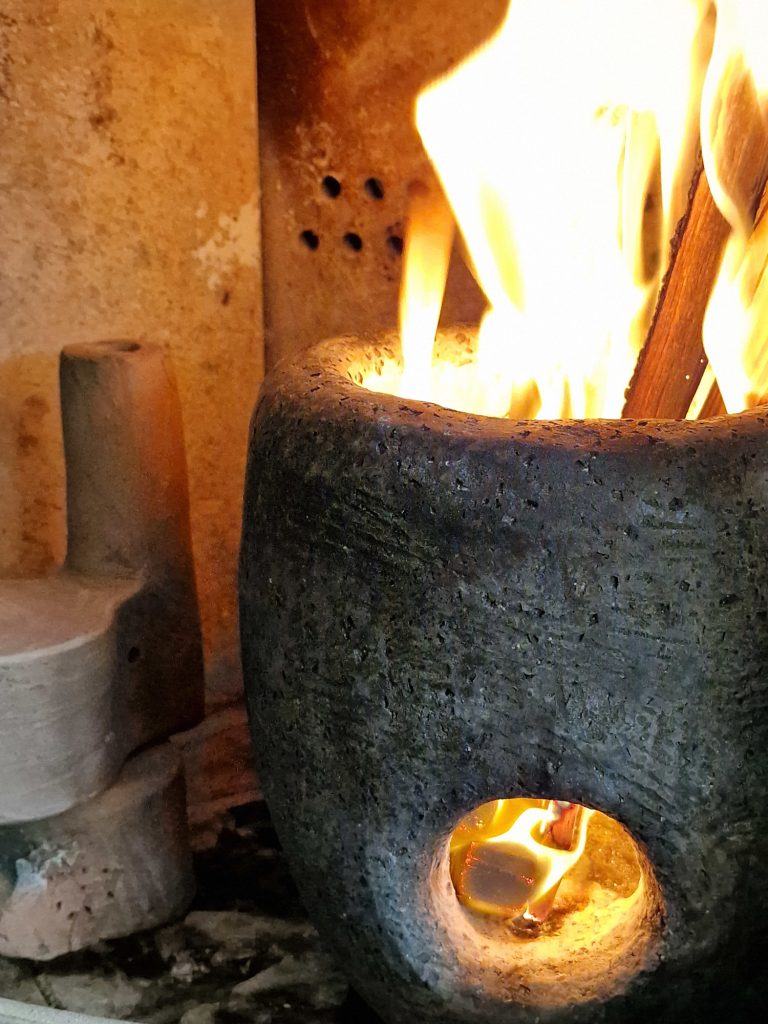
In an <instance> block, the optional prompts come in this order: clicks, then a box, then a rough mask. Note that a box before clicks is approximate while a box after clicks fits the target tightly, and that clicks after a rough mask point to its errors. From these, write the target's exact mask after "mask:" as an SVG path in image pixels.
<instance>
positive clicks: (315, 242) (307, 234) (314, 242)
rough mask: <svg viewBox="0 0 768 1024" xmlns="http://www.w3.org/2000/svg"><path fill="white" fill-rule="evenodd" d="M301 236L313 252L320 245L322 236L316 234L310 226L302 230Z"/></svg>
mask: <svg viewBox="0 0 768 1024" xmlns="http://www.w3.org/2000/svg"><path fill="white" fill-rule="evenodd" d="M299 238H300V239H301V241H302V242H303V243H304V245H306V247H307V248H308V249H311V250H312V251H313V252H314V251H315V249H317V247H318V246H319V245H320V236H319V235H316V234H315V232H314V231H311V230H310V229H309V228H307V230H306V231H302V232H301V234H300V235H299Z"/></svg>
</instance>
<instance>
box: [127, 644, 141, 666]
mask: <svg viewBox="0 0 768 1024" xmlns="http://www.w3.org/2000/svg"><path fill="white" fill-rule="evenodd" d="M127 658H128V664H129V665H135V664H136V662H137V661H139V659H140V658H141V648H140V647H130V648H129V649H128V654H127Z"/></svg>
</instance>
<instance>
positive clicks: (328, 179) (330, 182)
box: [323, 174, 341, 199]
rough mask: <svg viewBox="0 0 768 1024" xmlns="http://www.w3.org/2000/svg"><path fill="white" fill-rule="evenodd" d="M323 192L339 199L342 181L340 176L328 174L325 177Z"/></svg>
mask: <svg viewBox="0 0 768 1024" xmlns="http://www.w3.org/2000/svg"><path fill="white" fill-rule="evenodd" d="M323 192H325V194H326V195H327V196H330V197H331V199H338V198H339V196H340V195H341V182H340V181H339V179H338V178H334V177H333V175H332V174H326V176H325V177H324V178H323Z"/></svg>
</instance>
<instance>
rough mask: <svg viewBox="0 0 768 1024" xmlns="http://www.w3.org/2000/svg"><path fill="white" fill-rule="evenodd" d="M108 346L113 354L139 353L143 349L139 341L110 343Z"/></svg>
mask: <svg viewBox="0 0 768 1024" xmlns="http://www.w3.org/2000/svg"><path fill="white" fill-rule="evenodd" d="M107 346H108V347H109V348H111V349H112V351H113V352H138V351H139V349H140V348H141V345H140V344H139V343H138V341H108V342H107Z"/></svg>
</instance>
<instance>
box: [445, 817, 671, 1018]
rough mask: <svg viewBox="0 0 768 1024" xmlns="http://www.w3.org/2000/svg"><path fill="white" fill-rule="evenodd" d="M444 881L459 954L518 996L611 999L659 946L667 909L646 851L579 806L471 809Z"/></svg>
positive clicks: (551, 1000)
mask: <svg viewBox="0 0 768 1024" xmlns="http://www.w3.org/2000/svg"><path fill="white" fill-rule="evenodd" d="M446 875H447V877H446ZM436 881H437V884H436V886H435V901H436V916H437V918H438V920H440V921H441V923H442V924H443V925H444V927H445V928H446V932H447V933H448V936H449V938H448V941H449V943H450V944H451V945H453V946H454V949H455V955H456V957H457V960H459V961H460V962H461V963H462V964H463V965H464V966H465V968H467V969H469V970H470V971H471V972H472V973H473V974H477V975H483V976H484V977H485V983H486V984H487V985H489V986H490V987H491V988H499V986H501V987H502V988H503V987H505V986H506V987H509V986H510V985H511V987H512V988H513V989H514V990H515V996H516V998H517V999H519V1000H520V1001H521V1002H525V1003H529V1004H532V1005H536V1004H546V1005H549V1006H552V1005H558V1004H573V1003H578V1002H586V1001H589V1000H592V999H606V998H608V997H610V996H611V995H612V994H613V993H614V992H616V991H619V990H621V989H623V988H625V987H626V985H627V984H628V983H629V982H630V981H631V979H632V977H633V976H634V975H635V974H636V973H639V972H640V971H642V970H643V969H644V968H646V967H647V966H648V964H649V962H650V961H651V960H652V959H653V957H654V954H655V952H656V950H657V948H658V945H659V939H660V934H661V921H662V917H663V906H662V900H661V895H660V890H659V886H658V884H657V882H656V879H655V875H654V872H653V868H652V867H651V864H650V862H649V861H648V858H647V856H646V855H645V853H644V852H643V850H642V849H641V847H640V846H639V845H638V843H637V842H636V841H635V840H634V839H633V837H632V836H631V835H630V833H629V831H628V830H627V829H626V828H624V826H623V825H622V824H620V822H618V821H616V820H615V819H614V818H611V817H610V816H608V815H607V814H603V813H601V812H600V811H595V810H592V809H589V808H586V807H582V806H581V805H579V804H576V803H571V802H569V801H561V800H535V799H527V798H512V799H502V800H493V801H489V802H488V803H485V804H483V805H481V806H480V807H477V808H475V810H473V811H471V812H470V813H469V814H468V815H466V816H465V817H463V818H462V819H461V820H460V822H459V823H458V825H457V826H456V828H455V829H454V831H453V832H452V834H451V838H450V842H449V844H448V847H447V850H446V852H445V856H444V858H443V859H442V861H441V862H440V864H439V866H438V868H437V869H436ZM494 979H496V980H494ZM512 979H514V980H512Z"/></svg>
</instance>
